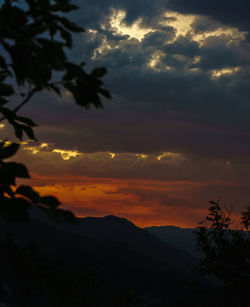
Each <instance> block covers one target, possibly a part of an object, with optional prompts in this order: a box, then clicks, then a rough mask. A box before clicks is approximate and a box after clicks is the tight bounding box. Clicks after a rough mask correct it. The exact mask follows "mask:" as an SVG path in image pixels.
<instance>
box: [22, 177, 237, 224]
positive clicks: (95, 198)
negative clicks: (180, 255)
mask: <svg viewBox="0 0 250 307" xmlns="http://www.w3.org/2000/svg"><path fill="white" fill-rule="evenodd" d="M32 178H33V179H32V183H31V184H32V185H33V187H34V189H35V190H36V191H38V192H39V193H40V194H41V195H54V196H56V197H57V198H58V199H59V200H60V201H61V202H62V204H63V207H64V208H66V209H69V210H72V211H73V212H74V213H75V214H76V216H79V217H86V216H96V217H103V216H106V215H111V214H112V215H116V216H119V217H124V218H126V219H128V220H130V221H132V222H133V223H135V224H136V225H137V226H139V227H147V226H164V225H175V226H179V227H182V228H194V227H196V226H197V225H198V223H199V222H200V221H201V220H204V219H205V217H206V216H207V214H208V207H209V204H208V200H209V199H207V197H206V196H202V195H197V191H199V190H200V189H201V190H202V189H203V188H204V187H207V186H208V187H209V186H210V185H213V184H220V182H216V181H213V182H193V181H156V180H152V181H149V180H135V179H133V180H132V179H130V180H121V179H115V178H89V177H84V176H82V177H81V176H79V177H73V176H50V177H46V176H40V175H36V174H32ZM48 182H49V184H48ZM25 184H26V182H25ZM29 184H30V182H29ZM223 184H225V183H223ZM227 185H237V183H230V182H227ZM202 206H203V207H202ZM237 220H238V218H237Z"/></svg>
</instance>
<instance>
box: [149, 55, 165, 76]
mask: <svg viewBox="0 0 250 307" xmlns="http://www.w3.org/2000/svg"><path fill="white" fill-rule="evenodd" d="M163 56H164V53H163V52H162V51H160V50H157V51H156V52H155V53H154V54H153V55H152V57H151V59H150V60H149V62H148V67H150V68H152V69H154V70H156V71H159V70H162V67H161V68H159V67H157V66H158V64H160V62H161V58H162V57H163Z"/></svg>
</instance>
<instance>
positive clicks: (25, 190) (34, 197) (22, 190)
mask: <svg viewBox="0 0 250 307" xmlns="http://www.w3.org/2000/svg"><path fill="white" fill-rule="evenodd" d="M15 194H19V195H23V196H25V197H27V198H28V199H30V200H31V201H32V202H33V203H34V204H37V203H39V202H40V200H41V197H40V195H39V194H38V193H37V192H36V191H34V190H33V188H32V187H30V186H24V185H22V186H20V187H18V188H17V190H16V193H15Z"/></svg>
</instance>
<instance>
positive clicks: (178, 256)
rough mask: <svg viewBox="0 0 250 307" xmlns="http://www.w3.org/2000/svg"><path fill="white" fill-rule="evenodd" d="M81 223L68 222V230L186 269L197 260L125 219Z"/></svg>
mask: <svg viewBox="0 0 250 307" xmlns="http://www.w3.org/2000/svg"><path fill="white" fill-rule="evenodd" d="M79 221H80V225H77V226H75V225H69V226H68V227H67V229H68V231H72V232H76V233H78V234H84V235H85V236H87V237H91V238H95V239H98V240H108V241H113V242H122V243H125V244H126V245H127V246H128V247H129V248H131V249H133V250H135V251H137V252H139V253H140V254H141V255H144V256H150V257H153V258H154V259H155V260H158V261H161V262H164V263H167V264H168V265H170V266H171V267H175V268H176V269H177V268H180V269H182V270H189V269H190V268H193V267H194V266H195V265H196V260H195V259H194V258H193V257H191V256H190V255H189V254H188V253H187V252H185V251H183V250H180V249H178V248H176V247H175V246H174V245H170V244H168V243H164V242H162V240H160V239H158V238H157V237H156V236H155V235H152V234H151V233H149V232H148V231H146V230H144V229H142V228H139V227H137V226H136V225H134V224H133V223H132V222H130V221H128V220H127V219H125V218H120V217H116V216H114V215H109V216H105V217H86V218H81V219H79Z"/></svg>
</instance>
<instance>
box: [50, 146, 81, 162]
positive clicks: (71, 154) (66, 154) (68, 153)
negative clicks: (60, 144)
mask: <svg viewBox="0 0 250 307" xmlns="http://www.w3.org/2000/svg"><path fill="white" fill-rule="evenodd" d="M52 152H55V153H59V154H60V155H61V157H62V159H63V160H66V161H67V160H70V159H71V158H76V157H77V156H81V153H80V152H78V151H72V150H63V149H53V151H52Z"/></svg>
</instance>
